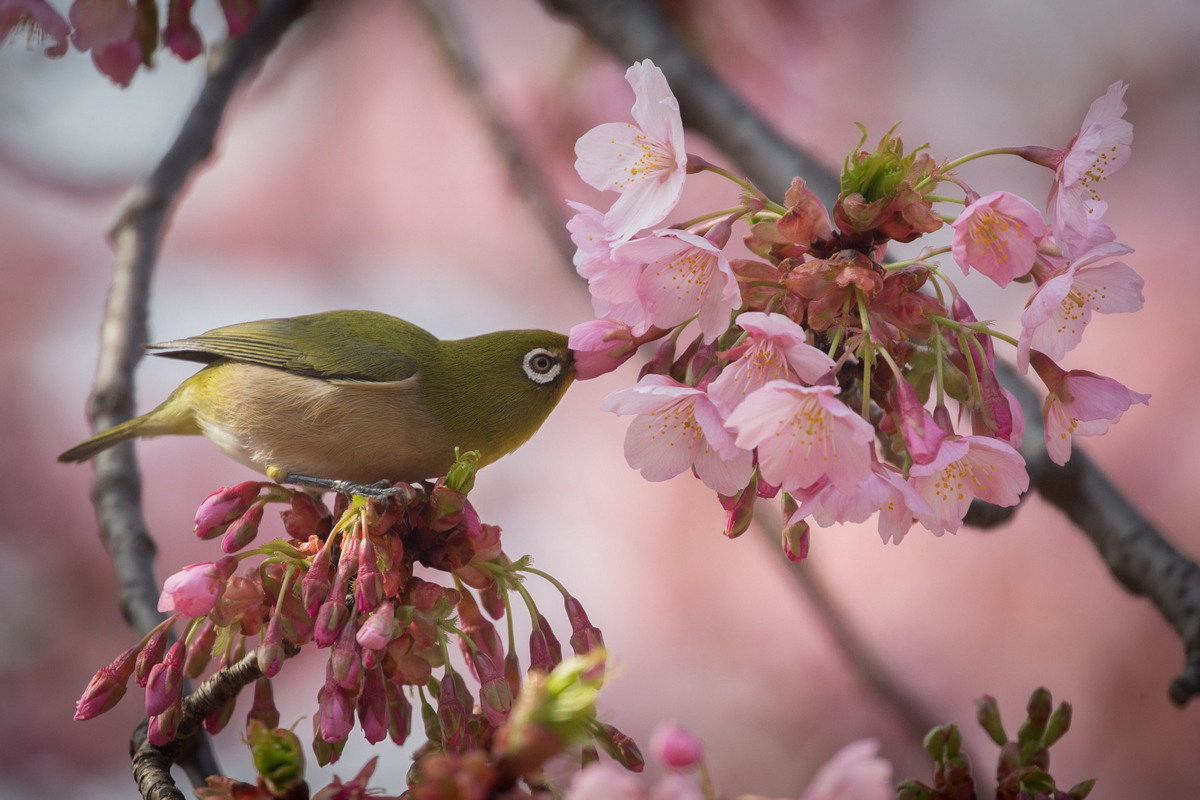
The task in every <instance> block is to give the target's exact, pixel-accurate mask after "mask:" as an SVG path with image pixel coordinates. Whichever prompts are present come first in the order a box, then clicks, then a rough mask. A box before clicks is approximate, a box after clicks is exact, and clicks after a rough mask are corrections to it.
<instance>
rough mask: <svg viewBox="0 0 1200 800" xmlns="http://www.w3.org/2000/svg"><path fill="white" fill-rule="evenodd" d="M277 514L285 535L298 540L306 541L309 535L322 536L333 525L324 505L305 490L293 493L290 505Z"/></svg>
mask: <svg viewBox="0 0 1200 800" xmlns="http://www.w3.org/2000/svg"><path fill="white" fill-rule="evenodd" d="M279 516H280V517H281V518H282V519H283V529H284V530H285V531H287V535H288V536H290V537H292V538H293V539H298V540H300V541H306V540H307V539H308V537H310V536H320V537H322V538H324V537H325V536H326V535H327V534H328V533H329V531H330V529H331V527H332V525H333V519H332V516H331V515H330V513H329V509H328V508H327V507H326V505H325V504H324V503H322V502H321V501H319V500H315V499H314V498H313V496H312V495H310V494H308V493H306V492H296V493H295V494H293V495H292V507H291V508H289V509H287V510H285V511H281V512H279Z"/></svg>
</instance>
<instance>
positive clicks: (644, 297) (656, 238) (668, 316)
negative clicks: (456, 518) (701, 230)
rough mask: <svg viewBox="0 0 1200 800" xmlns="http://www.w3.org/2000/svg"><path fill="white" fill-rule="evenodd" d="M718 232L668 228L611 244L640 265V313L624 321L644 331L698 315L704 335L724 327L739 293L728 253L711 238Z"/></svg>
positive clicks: (620, 259)
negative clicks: (706, 234) (637, 317)
mask: <svg viewBox="0 0 1200 800" xmlns="http://www.w3.org/2000/svg"><path fill="white" fill-rule="evenodd" d="M719 236H720V234H716V233H714V234H710V235H709V236H708V237H705V236H697V235H696V234H694V233H689V232H687V231H681V230H674V229H668V230H661V231H655V232H654V234H653V235H651V236H645V237H642V238H639V239H633V240H631V241H628V242H625V243H624V244H621V245H618V246H617V247H615V248H614V249H613V257H614V259H616V260H617V261H618V262H624V263H626V264H639V265H640V274H639V275H638V279H637V297H638V300H639V302H640V303H641V307H642V311H643V313H644V315H645V316H644V318H643V319H642V320H640V321H638V320H628V319H624V320H623V321H625V322H630V324H632V325H633V326H634V330H635V331H637V332H638V333H643V332H645V330H646V329H647V328H648V327H649V325H654V326H655V327H658V328H663V329H667V328H672V327H674V326H676V325H680V324H682V323H684V322H687V321H688V320H689V319H691V318H692V317H694V316H698V320H697V321H698V323H699V325H700V333H701V335H702V336H703V338H704V341H706V342H711V341H713V340H714V339H716V338H717V336H719V335H720V334H722V333H724V332H725V330H726V329H727V328H728V327H729V316H730V314H731V313H732V312H733V311H734V310H735V309H737V308H738V306H739V305H740V304H741V294H740V292H739V291H738V283H737V276H736V275H734V273H733V269H732V268H731V267H730V265H729V259H728V258H727V257H726V255H725V253H724V252H723V251H722V250H721V247H720V245H719V244H718V243H716V242H714V241H713V240H714V239H718V238H719ZM722 244H723V242H722ZM616 318H617V319H622V318H621V317H616Z"/></svg>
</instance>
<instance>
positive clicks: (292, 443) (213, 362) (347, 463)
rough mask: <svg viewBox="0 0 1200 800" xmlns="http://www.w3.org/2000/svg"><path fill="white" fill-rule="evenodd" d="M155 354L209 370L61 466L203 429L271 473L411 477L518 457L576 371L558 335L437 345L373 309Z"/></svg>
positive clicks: (323, 478) (194, 340) (373, 479)
mask: <svg viewBox="0 0 1200 800" xmlns="http://www.w3.org/2000/svg"><path fill="white" fill-rule="evenodd" d="M147 348H148V349H150V350H153V351H158V352H155V355H161V356H167V357H169V358H180V359H184V360H188V361H198V362H200V363H203V364H207V366H206V367H204V369H202V370H200V371H199V372H197V373H196V374H195V375H193V376H192V377H190V378H188V379H187V380H186V381H184V382H183V383H182V384H180V386H179V388H177V389H176V390H175V391H174V392H172V393H171V396H170V397H168V398H167V400H166V401H165V402H164V403H163V404H162V405H160V406H158V408H156V409H154V410H153V411H151V412H149V413H147V414H143V415H142V416H140V417H137V418H136V419H131V420H129V421H128V422H123V423H121V424H120V425H117V426H115V427H113V428H110V429H108V430H106V431H101V432H100V433H97V434H96V435H95V436H92V437H91V438H89V439H87V440H85V441H83V442H82V443H80V444H78V445H76V446H75V447H72V448H71V449H70V450H68V451H66V452H65V453H63V454H62V455H60V456H59V457H58V460H59V461H72V462H80V461H86V460H87V459H89V458H91V457H92V456H94V455H95V454H96V453H98V452H100V451H101V450H105V449H107V448H109V447H112V446H113V445H115V444H117V443H119V442H123V441H126V440H128V439H134V438H138V437H150V436H161V435H163V434H169V433H175V434H203V435H204V436H207V437H208V438H209V439H210V440H212V442H213V443H214V444H216V445H217V447H219V448H221V450H223V451H224V452H225V453H226V454H228V455H229V456H231V457H233V458H235V459H237V460H238V461H240V462H242V463H243V464H247V465H249V466H251V467H253V468H255V469H257V470H260V471H262V472H265V473H266V474H267V475H268V476H269V477H270V478H272V479H273V480H276V481H281V482H291V483H307V482H308V481H305V480H303V479H304V478H309V479H317V481H316V483H315V484H310V485H318V486H321V487H322V488H332V487H331V486H330V485H329V484H332V483H336V482H350V483H353V484H358V485H366V484H381V485H382V484H383V483H385V482H386V483H389V484H390V483H394V482H400V481H404V482H412V481H418V480H424V479H428V478H436V477H439V476H441V475H444V474H445V473H446V471H447V470H448V469H449V468H450V466H451V465H452V464H453V463H454V458H455V454H454V449H455V447H458V448H460V449H461V450H463V451H464V452H465V451H469V450H478V451H479V452H480V453H481V458H480V460H479V465H480V466H483V465H485V464H489V463H491V462H493V461H495V460H496V459H498V458H500V457H501V456H503V455H505V454H507V453H511V452H512V451H513V450H515V449H516V448H517V447H519V446H520V445H522V444H524V443H525V441H526V440H528V439H529V437H530V436H532V435H533V433H534V431H536V430H537V429H538V428H539V427H540V426H541V424H542V423H543V422H544V421H545V419H546V417H547V416H549V414H550V412H551V411H552V410H553V409H554V406H555V405H557V404H558V401H559V399H560V398H561V397H562V395H563V392H564V391H566V388H567V386H569V385H570V383H571V381H572V380H573V379H574V377H575V370H574V364H573V361H572V357H571V351H570V349H569V348H568V347H567V337H566V336H564V335H562V334H559V333H553V332H551V331H542V330H522V331H498V332H496V333H487V334H484V335H482V336H473V337H471V338H468V339H458V340H454V341H442V340H440V339H438V338H437V337H436V336H434V335H433V334H431V333H429V332H428V331H425V330H423V329H422V328H419V327H417V326H416V325H413V324H412V323H410V322H405V321H404V320H402V319H397V318H395V317H391V316H388V315H387V314H381V313H378V312H374V311H330V312H326V313H323V314H311V315H308V316H302V317H291V318H286V319H265V320H259V321H257V322H245V323H242V324H239V325H229V326H227V327H223V328H216V329H215V330H211V331H208V332H207V333H202V334H200V335H199V336H193V337H190V338H187V339H178V340H175V341H171V342H162V343H160V344H152V345H147Z"/></svg>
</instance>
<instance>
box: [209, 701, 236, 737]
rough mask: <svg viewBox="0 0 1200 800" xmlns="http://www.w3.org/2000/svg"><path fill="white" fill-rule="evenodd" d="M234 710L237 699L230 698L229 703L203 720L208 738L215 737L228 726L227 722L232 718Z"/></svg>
mask: <svg viewBox="0 0 1200 800" xmlns="http://www.w3.org/2000/svg"><path fill="white" fill-rule="evenodd" d="M235 708H237V698H232V699H230V700H229V702H227V703H225V704H224V705H223V706H221V707H220V708H218V709H217V710H216V711H214V712H212V713H211V714H209V715H208V716H207V717H205V718H204V730H206V731H208V733H209V735H210V736H216V735H217V734H218V733H220V732H221V731H223V730H225V726H226V725H228V724H229V720H230V719H232V717H233V711H234V709H235Z"/></svg>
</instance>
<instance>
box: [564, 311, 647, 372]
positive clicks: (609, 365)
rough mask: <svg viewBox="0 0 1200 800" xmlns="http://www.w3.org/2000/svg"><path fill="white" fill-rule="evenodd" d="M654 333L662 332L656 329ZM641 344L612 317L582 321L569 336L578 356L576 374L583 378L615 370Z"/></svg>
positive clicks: (572, 348)
mask: <svg viewBox="0 0 1200 800" xmlns="http://www.w3.org/2000/svg"><path fill="white" fill-rule="evenodd" d="M654 332H655V333H657V334H659V335H661V333H662V332H661V331H658V330H656V329H655V330H654ZM655 338H657V337H655ZM641 343H642V342H641V341H640V340H639V339H638V337H637V336H635V335H634V333H633V329H632V328H631V327H630V326H629V325H627V324H625V323H624V322H615V321H613V320H611V319H593V320H589V321H587V322H581V323H580V324H578V325H576V326H575V327H573V328H571V333H570V334H569V335H568V337H567V346H568V347H570V348H571V355H572V356H573V357H574V359H575V375H576V377H578V378H579V380H581V381H586V380H590V379H592V378H598V377H599V376H601V375H604V374H607V373H609V372H612V371H613V370H614V369H616V368H617V367H619V366H621V365H622V364H624V363H625V362H626V361H628V360H629V358H630V356H632V355H633V354H634V353H636V352H637V350H638V346H639V345H640V344H641Z"/></svg>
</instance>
